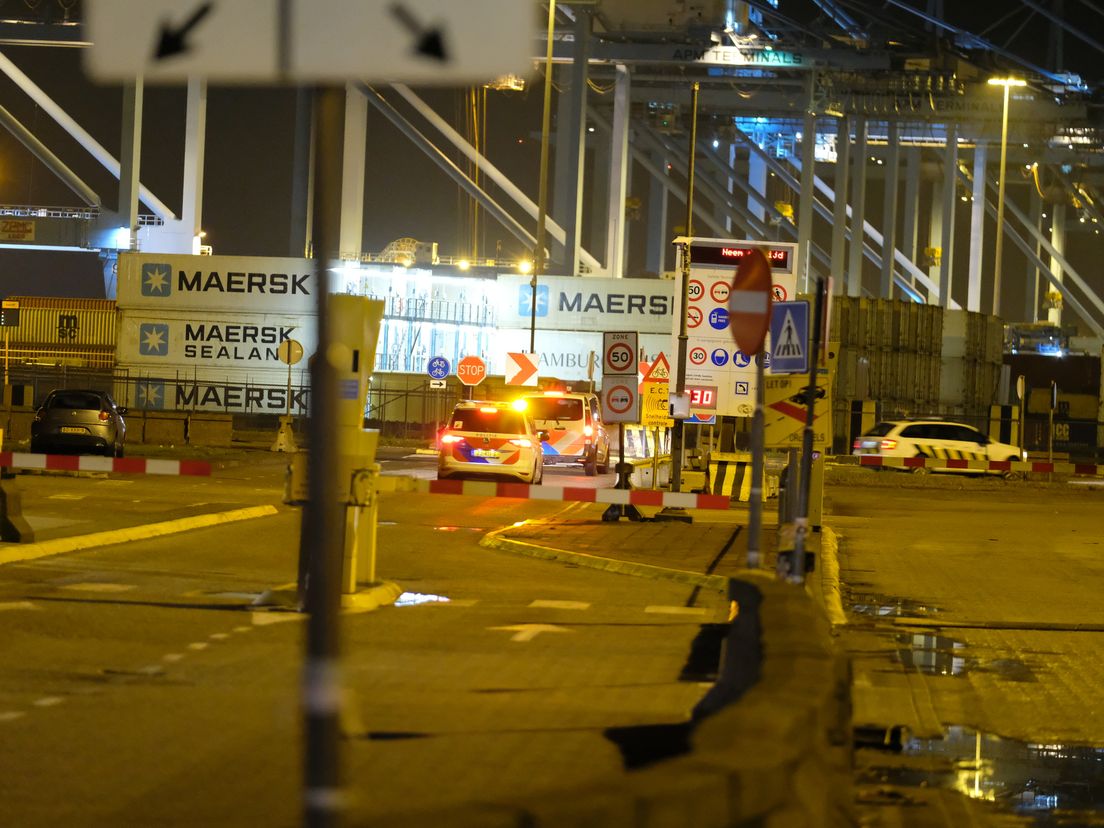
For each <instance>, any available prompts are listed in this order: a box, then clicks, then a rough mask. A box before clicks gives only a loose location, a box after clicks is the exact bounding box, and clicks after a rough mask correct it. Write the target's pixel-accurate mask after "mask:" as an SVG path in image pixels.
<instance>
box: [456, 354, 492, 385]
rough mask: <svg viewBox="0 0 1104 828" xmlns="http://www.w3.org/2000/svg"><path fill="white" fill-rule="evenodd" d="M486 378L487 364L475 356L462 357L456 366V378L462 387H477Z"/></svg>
mask: <svg viewBox="0 0 1104 828" xmlns="http://www.w3.org/2000/svg"><path fill="white" fill-rule="evenodd" d="M485 376H487V363H485V362H484V361H483V360H482V359H480V358H479V357H477V356H466V357H463V358H462V359H461V360H460V362H458V363H457V364H456V377H457V379H459V380H460V382H462V383H464V385H479V383H481V382H483V378H484V377H485Z"/></svg>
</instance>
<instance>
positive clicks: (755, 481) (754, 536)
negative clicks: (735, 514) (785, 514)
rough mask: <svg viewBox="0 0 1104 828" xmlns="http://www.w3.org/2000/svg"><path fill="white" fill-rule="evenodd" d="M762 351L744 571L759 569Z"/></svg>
mask: <svg viewBox="0 0 1104 828" xmlns="http://www.w3.org/2000/svg"><path fill="white" fill-rule="evenodd" d="M764 373H765V371H764V369H763V349H762V346H760V348H759V353H758V355H757V356H756V359H755V413H754V414H752V417H751V495H750V502H749V503H748V540H747V553H748V557H747V565H748V569H758V568H759V550H760V541H761V538H762V534H763V406H764V404H765V403H766V391H765V390H764V388H763V386H764V384H765V383H764Z"/></svg>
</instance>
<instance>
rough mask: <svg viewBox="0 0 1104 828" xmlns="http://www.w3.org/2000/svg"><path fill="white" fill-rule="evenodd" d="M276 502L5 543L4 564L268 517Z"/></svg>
mask: <svg viewBox="0 0 1104 828" xmlns="http://www.w3.org/2000/svg"><path fill="white" fill-rule="evenodd" d="M277 513H278V512H277V509H276V507H275V506H271V505H267V506H248V507H246V508H244V509H232V510H230V511H228V512H213V513H211V514H206V515H193V516H192V517H186V518H177V519H176V520H166V521H162V522H161V523H147V524H144V525H142V526H128V527H127V528H125V529H111V530H108V531H106V532H94V533H92V534H90V535H75V536H73V537H69V538H53V539H51V540H46V541H41V542H39V543H28V544H26V545H5V546H2V547H0V565H3V564H6V563H16V562H18V561H32V560H35V559H36V558H45V557H47V556H48V555H61V554H64V553H66V552H77V551H79V550H81V549H92V548H94V547H97V546H111V545H113V544H117V543H129V542H130V541H136V540H148V539H150V538H157V537H161V536H162V535H174V534H177V533H178V532H187V531H190V530H192V529H204V528H206V527H208V526H219V525H221V524H223V523H234V522H235V521H239V520H251V519H253V518H259V517H268V516H270V515H275V514H277Z"/></svg>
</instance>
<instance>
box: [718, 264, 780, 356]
mask: <svg viewBox="0 0 1104 828" xmlns="http://www.w3.org/2000/svg"><path fill="white" fill-rule="evenodd" d="M770 310H771V269H770V262H768V261H767V257H766V256H764V255H763V251H762V250H759V249H758V248H753V249H752V250H750V251H748V255H746V256H744V257H743V258H742V259H741V260H740V266H739V267H738V268H737V269H736V278H735V279H733V280H732V289H731V290H730V291H729V294H728V324H729V327H730V328H731V329H732V338H733V339H735V340H736V344H737V345H738V346H739V347H740V350H741V351H743V352H744V353H746V354H757V353H759V349H760V348H762V347H763V340H764V339H765V338H766V336H767V329H768V328H769V327H770Z"/></svg>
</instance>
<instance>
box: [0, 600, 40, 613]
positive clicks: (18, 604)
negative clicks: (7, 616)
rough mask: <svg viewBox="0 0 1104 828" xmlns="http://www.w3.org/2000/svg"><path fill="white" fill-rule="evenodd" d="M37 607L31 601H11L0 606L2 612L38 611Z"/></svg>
mask: <svg viewBox="0 0 1104 828" xmlns="http://www.w3.org/2000/svg"><path fill="white" fill-rule="evenodd" d="M37 609H39V607H36V606H35V605H34V604H32V603H31V602H30V601H9V602H8V603H6V604H0V612H2V611H4V610H37Z"/></svg>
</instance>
